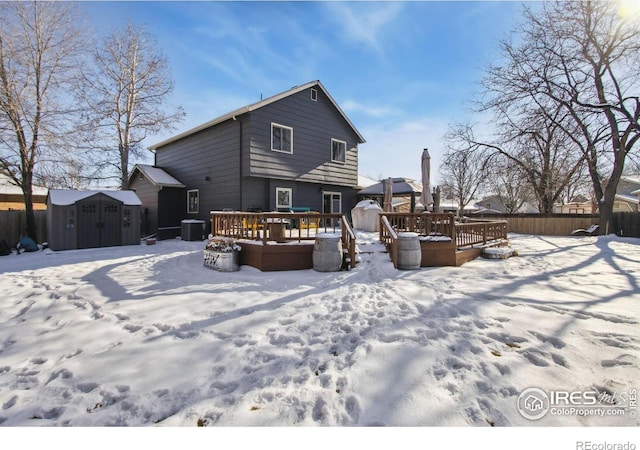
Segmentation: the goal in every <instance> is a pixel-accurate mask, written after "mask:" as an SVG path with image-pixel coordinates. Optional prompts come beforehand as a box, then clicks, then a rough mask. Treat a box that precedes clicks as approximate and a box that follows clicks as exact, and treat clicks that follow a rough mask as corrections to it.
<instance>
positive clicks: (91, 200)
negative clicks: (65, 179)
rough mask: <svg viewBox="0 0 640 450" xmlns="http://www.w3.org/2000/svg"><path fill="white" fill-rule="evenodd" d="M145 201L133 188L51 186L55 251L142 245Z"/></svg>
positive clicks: (49, 217)
mask: <svg viewBox="0 0 640 450" xmlns="http://www.w3.org/2000/svg"><path fill="white" fill-rule="evenodd" d="M140 209H141V202H140V199H139V198H138V196H137V195H136V193H135V192H133V191H109V190H100V191H74V190H65V189H51V190H49V195H48V196H47V236H48V240H49V247H50V248H51V249H53V250H73V249H80V248H93V247H110V246H114V245H136V244H140Z"/></svg>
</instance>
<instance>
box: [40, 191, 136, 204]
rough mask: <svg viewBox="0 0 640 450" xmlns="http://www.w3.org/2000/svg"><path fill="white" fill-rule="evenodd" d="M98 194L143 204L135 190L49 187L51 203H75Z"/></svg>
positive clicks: (124, 201) (130, 202) (126, 202)
mask: <svg viewBox="0 0 640 450" xmlns="http://www.w3.org/2000/svg"><path fill="white" fill-rule="evenodd" d="M97 194H104V195H107V196H109V197H111V198H113V199H114V200H118V201H119V202H122V203H124V204H125V205H142V202H141V201H140V199H139V198H138V196H137V195H136V193H135V192H133V191H110V190H97V191H75V190H69V189H49V199H50V200H51V204H52V205H58V206H67V205H73V204H74V203H76V202H77V201H79V200H83V199H85V198H88V197H91V196H93V195H97Z"/></svg>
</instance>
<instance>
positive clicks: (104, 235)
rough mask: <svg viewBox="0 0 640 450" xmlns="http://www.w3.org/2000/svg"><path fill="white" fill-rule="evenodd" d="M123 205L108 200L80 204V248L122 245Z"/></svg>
mask: <svg viewBox="0 0 640 450" xmlns="http://www.w3.org/2000/svg"><path fill="white" fill-rule="evenodd" d="M121 221H122V204H121V203H118V202H111V201H107V200H102V201H100V200H94V201H87V202H83V203H80V204H79V214H78V248H94V247H110V246H113V245H121V243H122V224H121Z"/></svg>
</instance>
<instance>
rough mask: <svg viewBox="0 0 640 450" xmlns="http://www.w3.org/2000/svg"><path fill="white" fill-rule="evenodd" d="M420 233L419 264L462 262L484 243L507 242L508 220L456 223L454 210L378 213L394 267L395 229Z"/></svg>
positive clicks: (381, 229)
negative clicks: (420, 257)
mask: <svg viewBox="0 0 640 450" xmlns="http://www.w3.org/2000/svg"><path fill="white" fill-rule="evenodd" d="M406 231H409V232H414V233H418V235H419V236H420V250H421V254H422V259H421V262H420V266H421V267H439V266H455V267H458V266H461V265H462V264H464V263H466V262H468V261H471V260H473V259H475V258H477V257H478V256H480V254H481V253H482V250H483V249H484V248H486V247H496V246H506V245H508V244H509V240H508V238H507V221H506V220H498V221H488V220H487V221H473V222H467V223H457V222H456V221H455V217H454V215H453V214H424V213H422V214H416V213H383V214H380V241H381V242H382V243H384V244H385V246H386V247H387V251H388V252H389V256H390V258H391V261H392V262H393V265H394V267H397V265H398V244H397V239H398V233H401V232H406Z"/></svg>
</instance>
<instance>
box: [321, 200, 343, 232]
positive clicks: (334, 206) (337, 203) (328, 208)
mask: <svg viewBox="0 0 640 450" xmlns="http://www.w3.org/2000/svg"><path fill="white" fill-rule="evenodd" d="M322 212H323V213H325V214H339V213H341V212H342V194H340V192H323V193H322ZM338 222H339V220H338V219H331V221H330V222H329V223H328V224H327V225H328V226H338Z"/></svg>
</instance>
